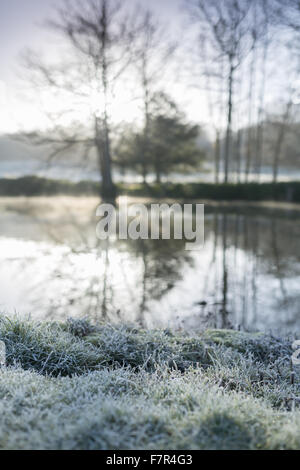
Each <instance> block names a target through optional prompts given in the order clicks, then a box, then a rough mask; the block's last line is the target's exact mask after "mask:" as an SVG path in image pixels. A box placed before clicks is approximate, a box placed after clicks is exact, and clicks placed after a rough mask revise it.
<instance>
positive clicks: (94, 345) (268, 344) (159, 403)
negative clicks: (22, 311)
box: [0, 318, 300, 450]
mask: <svg viewBox="0 0 300 470" xmlns="http://www.w3.org/2000/svg"><path fill="white" fill-rule="evenodd" d="M0 340H2V341H4V342H5V344H6V347H7V351H8V356H7V362H8V365H9V366H8V367H7V368H2V369H0V449H186V450H189V449H299V448H300V431H299V430H300V411H299V410H298V409H297V407H296V409H295V411H294V412H291V411H290V406H289V400H290V397H291V396H292V395H293V394H295V393H297V391H298V387H297V383H299V377H296V387H295V386H292V385H291V384H290V354H291V351H292V350H291V346H290V344H291V343H290V342H289V341H288V340H282V339H279V338H274V337H272V336H266V335H252V334H247V333H239V332H232V331H217V330H213V331H207V332H205V333H203V334H202V335H199V336H195V337H192V338H190V337H187V336H185V335H183V334H179V333H178V334H175V333H172V332H170V331H145V330H138V329H134V328H129V327H125V326H112V325H97V326H93V325H89V323H88V322H86V321H82V320H81V321H79V322H77V321H76V320H69V321H68V322H67V323H65V324H57V323H49V324H47V323H41V324H38V323H32V322H29V321H21V320H18V319H14V320H9V319H7V318H2V319H1V321H0Z"/></svg>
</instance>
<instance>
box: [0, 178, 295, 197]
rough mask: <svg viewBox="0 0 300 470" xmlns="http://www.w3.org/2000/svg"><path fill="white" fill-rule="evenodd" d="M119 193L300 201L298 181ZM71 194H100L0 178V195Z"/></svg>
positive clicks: (79, 186)
mask: <svg viewBox="0 0 300 470" xmlns="http://www.w3.org/2000/svg"><path fill="white" fill-rule="evenodd" d="M117 191H118V194H127V195H128V196H132V197H148V198H160V199H162V198H172V199H182V200H186V199H212V200H216V201H223V200H226V201H264V200H274V201H283V202H300V182H299V181H298V182H297V181H296V182H287V183H277V184H272V183H261V184H259V183H242V184H218V185H217V184H213V183H183V184H179V183H178V184H177V183H165V184H163V183H162V184H149V185H147V186H145V185H143V184H118V185H117ZM56 194H65V195H70V196H80V195H94V196H98V195H99V194H100V185H99V183H97V182H93V181H80V182H78V183H72V182H70V181H64V180H51V179H47V178H39V177H37V176H25V177H22V178H17V179H8V178H4V179H0V196H41V195H46V196H53V195H56Z"/></svg>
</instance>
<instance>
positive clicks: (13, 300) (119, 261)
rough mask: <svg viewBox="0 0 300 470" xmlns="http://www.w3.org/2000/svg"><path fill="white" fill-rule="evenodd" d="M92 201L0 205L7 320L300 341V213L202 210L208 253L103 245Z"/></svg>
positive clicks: (157, 244)
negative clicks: (80, 321) (276, 335)
mask: <svg viewBox="0 0 300 470" xmlns="http://www.w3.org/2000/svg"><path fill="white" fill-rule="evenodd" d="M97 205H98V201H97V199H94V198H64V197H55V198H32V199H25V198H15V199H10V198H3V199H0V311H1V312H3V313H6V314H8V315H10V314H12V313H14V312H17V313H18V314H19V315H22V316H28V315H31V317H32V318H38V319H47V320H57V319H65V318H68V317H70V316H72V317H89V318H90V319H92V320H97V319H104V320H106V321H111V322H116V321H120V322H124V321H129V322H132V323H136V324H139V325H143V326H145V327H172V328H173V327H174V328H184V329H187V330H194V329H202V328H205V327H207V326H209V327H220V328H232V327H233V328H241V329H245V330H264V331H270V330H271V331H274V332H278V331H281V332H283V331H287V332H288V331H289V332H294V333H298V334H299V333H300V209H299V208H297V207H294V208H293V209H292V208H290V209H289V210H287V209H285V210H283V209H274V208H270V207H254V206H253V207H247V206H245V205H237V206H236V207H231V206H222V207H220V206H216V205H214V206H213V205H210V204H207V205H206V208H205V212H206V216H205V247H204V249H203V250H201V251H198V252H189V251H185V242H184V241H174V240H169V241H166V240H163V241H156V240H147V241H131V240H128V241H116V240H115V241H110V242H101V241H99V240H97V239H96V234H95V228H96V224H97V218H96V216H95V211H96V207H97Z"/></svg>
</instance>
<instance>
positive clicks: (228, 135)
mask: <svg viewBox="0 0 300 470" xmlns="http://www.w3.org/2000/svg"><path fill="white" fill-rule="evenodd" d="M233 78H234V67H233V64H232V62H231V64H230V71H229V79H228V116H227V131H226V141H225V156H224V183H228V179H229V175H228V173H229V154H230V151H231V148H230V147H231V135H232V111H233V101H232V98H233Z"/></svg>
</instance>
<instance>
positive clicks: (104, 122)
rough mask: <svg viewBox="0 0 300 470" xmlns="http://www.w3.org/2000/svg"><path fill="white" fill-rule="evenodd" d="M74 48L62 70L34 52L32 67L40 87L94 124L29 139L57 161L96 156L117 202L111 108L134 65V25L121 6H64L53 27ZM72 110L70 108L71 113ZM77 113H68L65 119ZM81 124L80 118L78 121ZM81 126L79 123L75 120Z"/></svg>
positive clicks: (106, 191) (77, 1) (102, 1)
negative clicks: (78, 151) (68, 154)
mask: <svg viewBox="0 0 300 470" xmlns="http://www.w3.org/2000/svg"><path fill="white" fill-rule="evenodd" d="M47 25H48V27H50V28H51V29H52V30H54V31H55V32H57V33H59V34H61V36H62V38H63V39H64V40H67V43H68V44H69V46H70V53H71V59H69V60H68V61H67V62H62V63H59V64H55V65H53V64H47V63H46V64H45V63H44V61H43V59H42V58H41V57H40V56H39V55H37V54H35V53H34V52H32V51H28V52H27V54H26V64H27V67H28V69H29V70H30V74H31V79H32V80H33V82H34V84H35V85H36V86H39V87H42V88H43V89H44V88H45V87H47V88H48V89H49V90H51V91H52V92H53V93H54V94H56V95H57V94H59V93H64V94H65V95H69V100H67V102H69V101H71V103H72V106H73V105H74V106H75V105H77V104H78V103H80V104H82V103H85V104H86V105H87V106H88V107H89V115H88V116H87V118H86V119H87V120H88V121H89V122H82V120H81V119H80V118H78V117H77V116H78V111H77V116H76V117H77V124H76V126H75V125H74V122H72V125H71V126H69V128H67V127H66V126H65V125H61V124H57V122H58V121H59V120H58V119H57V116H56V117H54V118H53V116H52V118H53V120H54V121H55V125H54V126H53V127H52V130H51V135H50V133H49V132H48V133H47V137H45V134H41V133H40V132H36V133H31V134H30V135H28V136H27V137H29V138H30V139H31V141H33V142H34V143H36V144H39V145H45V144H48V145H51V146H52V147H53V148H54V150H53V151H52V152H51V157H54V156H57V155H59V154H61V153H62V152H65V151H67V150H70V149H71V148H73V147H74V148H75V147H76V146H78V145H80V146H81V147H83V148H84V150H82V151H83V152H84V155H88V154H89V153H90V152H91V150H92V149H95V150H96V154H97V159H98V163H99V168H100V173H101V179H102V185H101V195H102V197H103V198H106V199H114V197H115V194H116V190H115V185H114V183H113V178H112V168H111V166H112V156H111V136H110V133H111V123H110V103H111V100H112V99H113V91H114V88H115V86H116V84H117V82H118V80H119V79H120V77H121V76H122V74H123V73H124V72H125V70H126V69H127V67H128V66H129V64H130V63H131V59H132V50H131V44H132V40H133V37H134V34H135V31H136V30H135V26H134V20H133V19H132V17H130V16H129V15H127V14H125V12H124V11H123V8H122V5H121V2H118V1H117V0H109V1H108V0H84V1H82V0H74V1H69V0H64V1H63V5H62V6H61V7H58V8H57V15H56V17H55V19H54V20H52V21H48V22H47ZM66 107H67V106H65V108H66ZM71 112H72V110H70V109H64V107H63V109H62V111H61V114H62V115H65V114H70V113H71ZM74 119H75V118H74ZM75 120H76V119H75Z"/></svg>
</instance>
